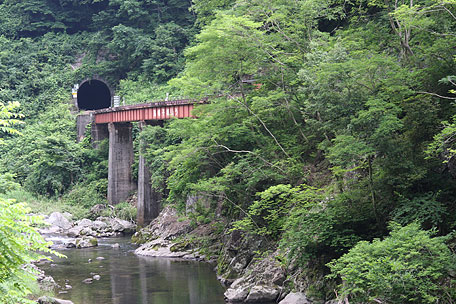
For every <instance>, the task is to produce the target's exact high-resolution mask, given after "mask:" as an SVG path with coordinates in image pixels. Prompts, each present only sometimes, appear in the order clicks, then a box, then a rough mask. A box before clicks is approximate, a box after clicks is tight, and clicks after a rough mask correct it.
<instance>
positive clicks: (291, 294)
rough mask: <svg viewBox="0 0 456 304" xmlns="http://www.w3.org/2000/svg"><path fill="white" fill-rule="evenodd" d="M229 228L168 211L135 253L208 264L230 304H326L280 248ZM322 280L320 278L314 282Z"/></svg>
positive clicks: (142, 235)
mask: <svg viewBox="0 0 456 304" xmlns="http://www.w3.org/2000/svg"><path fill="white" fill-rule="evenodd" d="M228 227H229V225H228V221H226V220H225V219H224V218H222V217H220V218H218V219H217V221H212V222H210V223H206V224H204V223H202V224H199V225H196V224H195V223H192V221H191V220H190V219H188V218H184V217H181V216H179V214H178V213H177V211H176V210H175V209H173V208H172V207H170V206H167V207H165V208H164V209H163V210H162V212H161V213H160V215H159V216H158V217H157V218H156V219H154V220H153V221H152V222H151V223H150V225H148V226H147V227H145V228H143V229H141V230H140V231H139V232H137V233H135V234H134V235H133V237H132V240H133V241H134V242H136V243H137V244H139V245H140V247H139V248H138V249H136V250H135V253H136V254H138V255H141V256H148V257H171V258H176V257H178V258H182V259H189V260H198V261H205V262H208V263H209V264H211V265H212V266H213V267H214V271H215V272H216V273H217V278H218V279H219V281H220V282H221V283H222V284H223V285H224V286H225V287H226V288H227V289H226V291H225V293H224V297H225V300H226V301H227V303H280V304H306V303H320V302H312V301H311V299H309V297H308V296H307V295H306V294H305V293H304V291H305V290H306V289H307V288H308V286H309V285H310V282H309V279H307V278H308V277H307V276H306V275H307V274H304V273H303V271H302V270H300V269H298V268H296V267H293V266H289V265H284V264H283V263H282V262H281V253H280V251H279V250H278V249H277V248H276V244H274V243H272V242H268V241H267V240H266V239H264V238H260V237H254V236H251V235H246V234H243V233H241V232H239V231H230V230H229V229H228ZM317 276H318V275H317ZM318 279H322V278H320V277H316V276H314V277H313V278H312V283H314V282H315V281H317V280H318ZM329 303H330V302H328V304H329Z"/></svg>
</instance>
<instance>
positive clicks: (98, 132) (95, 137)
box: [91, 122, 109, 149]
mask: <svg viewBox="0 0 456 304" xmlns="http://www.w3.org/2000/svg"><path fill="white" fill-rule="evenodd" d="M91 135H92V145H93V147H94V148H95V149H96V148H98V144H99V142H100V141H102V140H103V139H105V138H109V131H108V124H96V123H95V122H92V130H91Z"/></svg>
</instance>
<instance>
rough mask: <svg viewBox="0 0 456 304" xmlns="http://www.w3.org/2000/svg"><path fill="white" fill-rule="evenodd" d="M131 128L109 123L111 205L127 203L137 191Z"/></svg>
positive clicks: (109, 189) (128, 124)
mask: <svg viewBox="0 0 456 304" xmlns="http://www.w3.org/2000/svg"><path fill="white" fill-rule="evenodd" d="M131 128H132V125H131V123H112V122H110V123H108V131H109V160H108V162H109V166H108V203H109V204H111V205H116V204H118V203H120V202H123V201H125V200H126V199H127V198H128V196H129V195H130V193H131V192H132V191H134V190H136V184H135V183H134V182H133V178H132V174H131V166H132V164H133V158H134V152H133V138H132V134H131Z"/></svg>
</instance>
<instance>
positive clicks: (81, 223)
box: [76, 218, 93, 228]
mask: <svg viewBox="0 0 456 304" xmlns="http://www.w3.org/2000/svg"><path fill="white" fill-rule="evenodd" d="M76 226H78V227H81V228H85V227H92V226H93V222H92V221H91V220H89V219H86V218H85V219H82V220H79V221H77V222H76Z"/></svg>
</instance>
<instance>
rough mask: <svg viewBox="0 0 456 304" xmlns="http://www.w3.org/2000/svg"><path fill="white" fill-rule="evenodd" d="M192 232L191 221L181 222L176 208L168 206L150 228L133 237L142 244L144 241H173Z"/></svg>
mask: <svg viewBox="0 0 456 304" xmlns="http://www.w3.org/2000/svg"><path fill="white" fill-rule="evenodd" d="M191 230H192V228H191V226H190V221H189V220H184V221H179V215H178V214H177V211H176V210H175V209H174V208H171V207H170V206H166V207H165V208H164V209H163V210H162V212H161V213H160V215H159V216H158V217H157V218H155V219H154V220H153V221H152V222H151V223H150V224H149V226H147V227H146V228H144V229H143V230H142V231H141V233H140V234H139V233H138V234H135V235H134V236H133V237H136V239H138V241H139V242H138V243H142V242H143V240H144V239H146V238H147V239H149V240H150V239H158V238H162V239H164V240H173V239H175V238H176V237H178V236H180V235H183V234H186V233H188V232H190V231H191Z"/></svg>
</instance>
